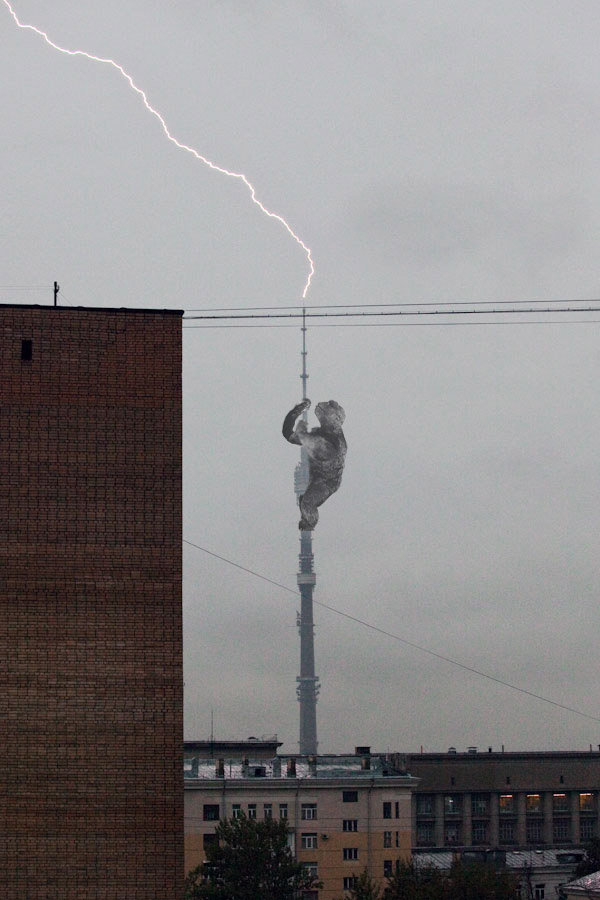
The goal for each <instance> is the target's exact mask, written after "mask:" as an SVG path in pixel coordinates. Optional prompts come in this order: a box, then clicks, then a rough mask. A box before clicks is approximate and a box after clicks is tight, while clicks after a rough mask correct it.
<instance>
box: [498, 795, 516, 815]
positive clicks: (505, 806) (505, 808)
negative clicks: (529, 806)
mask: <svg viewBox="0 0 600 900" xmlns="http://www.w3.org/2000/svg"><path fill="white" fill-rule="evenodd" d="M498 807H499V810H500V815H505V816H510V815H514V812H515V795H514V794H500V800H499V801H498Z"/></svg>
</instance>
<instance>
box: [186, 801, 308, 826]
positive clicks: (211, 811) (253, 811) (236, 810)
mask: <svg viewBox="0 0 600 900" xmlns="http://www.w3.org/2000/svg"><path fill="white" fill-rule="evenodd" d="M311 805H313V804H311ZM315 809H316V805H315ZM257 813H258V804H257V803H248V805H247V807H246V809H245V810H243V809H242V804H241V803H234V804H233V805H232V808H231V817H232V818H233V819H238V818H240V816H242V815H245V816H247V817H248V818H249V819H256V818H257ZM262 814H263V818H264V819H272V818H273V804H272V803H263V805H262ZM202 817H203V819H204V821H205V822H218V821H219V819H220V818H221V807H220V806H219V804H218V803H205V804H204V808H203V816H202ZM287 817H288V805H287V803H280V804H279V818H280V819H287ZM302 818H303V819H304V818H305V817H304V816H302ZM306 818H315V817H312V816H307V817H306Z"/></svg>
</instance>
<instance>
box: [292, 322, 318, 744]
mask: <svg viewBox="0 0 600 900" xmlns="http://www.w3.org/2000/svg"><path fill="white" fill-rule="evenodd" d="M306 358H307V350H306V309H305V308H304V309H303V310H302V374H301V375H300V378H301V380H302V399H303V400H306V399H307V393H306V385H307V381H308V374H307V371H306ZM302 418H303V419H304V421H305V422H306V421H307V420H308V415H307V412H306V410H305V411H304V413H303V414H302ZM308 465H309V463H308V454H307V452H306V450H305V449H304V447H301V448H300V462H299V463H298V465H297V466H296V469H295V472H294V491H295V493H296V497H297V498H298V502H299V501H300V497H301V496H302V495H303V494H304V492H305V491H306V488H307V487H308V480H309V468H308ZM299 562H300V566H299V570H298V574H297V576H296V581H297V584H298V589H299V591H300V598H301V607H300V612H299V613H298V614H297V625H298V630H299V632H300V675H299V676H298V677H297V678H296V681H297V683H298V686H297V688H296V693H297V696H298V700H299V701H300V741H299V743H300V753H301V754H302V755H307V756H311V755H316V753H317V747H318V741H317V697H318V696H319V689H320V685H319V679H318V678H317V676H316V675H315V641H314V637H315V630H314V621H313V591H314V587H315V583H316V580H317V578H316V575H315V573H314V556H313V549H312V531H301V532H300V556H299Z"/></svg>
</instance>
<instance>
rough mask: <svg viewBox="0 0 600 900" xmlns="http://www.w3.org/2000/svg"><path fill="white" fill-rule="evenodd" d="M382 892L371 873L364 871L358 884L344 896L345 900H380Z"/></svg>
mask: <svg viewBox="0 0 600 900" xmlns="http://www.w3.org/2000/svg"><path fill="white" fill-rule="evenodd" d="M380 898H381V892H380V890H379V888H378V887H377V885H376V884H375V882H374V881H373V879H372V878H371V876H370V875H369V873H368V872H367V870H366V869H364V870H363V871H362V872H361V874H360V875H359V876H358V878H357V880H356V884H355V885H354V887H353V888H351V889H350V890H349V891H346V893H345V894H344V900H380Z"/></svg>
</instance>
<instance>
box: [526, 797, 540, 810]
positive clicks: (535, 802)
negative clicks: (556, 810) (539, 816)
mask: <svg viewBox="0 0 600 900" xmlns="http://www.w3.org/2000/svg"><path fill="white" fill-rule="evenodd" d="M525 808H526V810H527V812H528V813H541V811H542V801H541V798H540V795H539V794H527V796H526V798H525Z"/></svg>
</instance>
